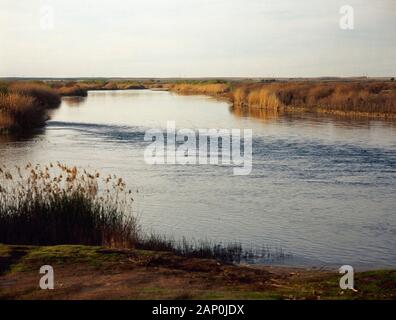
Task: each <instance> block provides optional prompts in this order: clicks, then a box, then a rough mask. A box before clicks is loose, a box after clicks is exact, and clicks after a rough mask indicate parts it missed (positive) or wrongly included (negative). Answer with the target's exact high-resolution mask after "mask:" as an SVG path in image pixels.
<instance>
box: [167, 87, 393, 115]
mask: <svg viewBox="0 0 396 320" xmlns="http://www.w3.org/2000/svg"><path fill="white" fill-rule="evenodd" d="M167 87H168V88H169V90H170V91H173V92H176V93H180V94H205V95H211V96H214V97H220V98H226V99H228V100H229V101H230V102H231V103H232V107H233V108H234V109H240V110H245V111H247V112H255V111H256V110H265V111H267V112H279V113H282V112H283V113H317V114H331V115H338V116H342V115H345V116H349V117H350V116H353V117H368V118H379V119H396V83H395V82H394V81H283V82H281V81H267V82H219V83H207V82H206V83H205V82H203V83H199V82H187V83H175V84H168V85H167Z"/></svg>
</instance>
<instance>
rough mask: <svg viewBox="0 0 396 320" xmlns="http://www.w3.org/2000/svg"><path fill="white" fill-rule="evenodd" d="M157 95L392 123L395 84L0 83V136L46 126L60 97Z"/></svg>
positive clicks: (255, 109) (395, 111)
mask: <svg viewBox="0 0 396 320" xmlns="http://www.w3.org/2000/svg"><path fill="white" fill-rule="evenodd" d="M134 89H157V90H158V89H159V90H169V91H172V92H175V93H179V94H202V95H210V96H214V97H217V98H222V99H226V100H228V101H230V103H232V106H233V108H234V110H236V112H238V113H242V111H246V112H247V113H257V112H261V111H265V112H272V113H274V112H276V113H282V112H285V113H290V112H310V113H318V114H321V113H326V114H335V115H341V116H342V115H346V116H359V117H369V118H382V119H395V118H396V82H395V81H394V80H393V79H390V80H348V81H346V80H345V81H342V80H332V81H324V80H306V81H302V80H288V81H286V80H283V81H275V80H265V81H264V80H262V81H258V80H256V81H254V80H235V81H233V80H229V81H228V80H189V81H187V80H171V81H170V80H160V79H157V80H155V79H153V80H141V81H138V80H73V81H67V80H47V81H2V82H0V132H1V133H9V132H17V131H26V130H31V129H33V128H36V127H39V126H42V125H44V123H45V121H46V119H48V115H47V110H48V109H51V108H56V107H58V106H59V104H60V98H61V97H62V96H80V97H85V96H87V93H88V91H90V90H134Z"/></svg>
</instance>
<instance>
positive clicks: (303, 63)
mask: <svg viewBox="0 0 396 320" xmlns="http://www.w3.org/2000/svg"><path fill="white" fill-rule="evenodd" d="M343 5H351V6H352V7H353V8H354V10H355V29H354V30H342V29H341V28H340V27H339V20H340V18H341V14H340V12H339V10H340V7H341V6H343ZM43 6H44V7H43ZM45 6H50V7H52V8H53V12H54V27H53V28H52V29H49V30H48V29H43V28H42V24H43V21H44V22H45V21H50V20H45V19H44V20H43V18H45V17H48V15H46V11H41V10H43V8H44V10H45V8H46V7H45ZM325 75H329V76H332V75H334V76H360V75H369V76H390V75H393V76H395V75H396V0H144V1H142V0H136V1H135V0H111V1H110V0H109V1H105V0H47V1H42V0H17V1H15V0H0V77H1V76H2V77H5V76H36V77H42V76H51V77H73V76H76V77H77V76H124V77H181V76H185V77H200V76H251V77H252V76H263V77H274V76H276V77H283V76H285V77H296V76H325Z"/></svg>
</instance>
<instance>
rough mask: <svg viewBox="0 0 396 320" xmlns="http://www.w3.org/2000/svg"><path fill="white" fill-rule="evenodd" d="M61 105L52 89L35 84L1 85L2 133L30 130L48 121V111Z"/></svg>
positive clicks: (0, 128) (0, 125)
mask: <svg viewBox="0 0 396 320" xmlns="http://www.w3.org/2000/svg"><path fill="white" fill-rule="evenodd" d="M59 104H60V97H59V95H58V94H57V93H56V92H55V91H54V90H53V89H51V88H50V87H48V86H46V85H44V84H41V83H34V82H29V83H28V82H15V83H2V84H0V133H1V132H10V131H24V130H30V129H33V128H35V127H37V126H41V125H43V124H44V123H45V120H46V119H47V117H48V116H47V110H48V109H51V108H56V107H58V106H59Z"/></svg>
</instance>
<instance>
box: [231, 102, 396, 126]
mask: <svg viewBox="0 0 396 320" xmlns="http://www.w3.org/2000/svg"><path fill="white" fill-rule="evenodd" d="M229 110H230V112H231V113H232V114H233V115H235V116H237V117H240V118H252V119H257V120H260V122H263V123H265V122H266V123H271V122H276V121H277V122H286V123H287V122H289V123H292V122H298V121H300V122H301V121H303V122H310V123H311V124H313V125H318V124H326V123H332V124H334V125H335V126H337V127H344V128H351V127H360V128H366V129H370V128H371V127H373V126H389V127H393V128H396V120H395V119H378V118H375V117H371V118H370V117H365V116H357V115H342V114H325V113H313V112H311V113H310V112H288V111H281V110H269V109H259V108H246V107H239V106H230V108H229Z"/></svg>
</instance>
